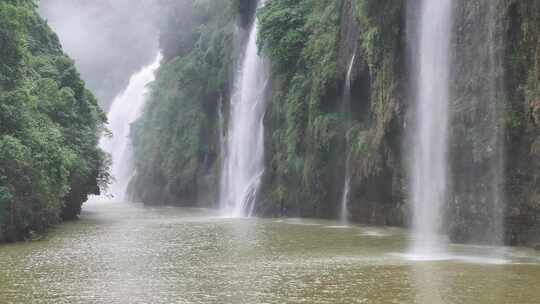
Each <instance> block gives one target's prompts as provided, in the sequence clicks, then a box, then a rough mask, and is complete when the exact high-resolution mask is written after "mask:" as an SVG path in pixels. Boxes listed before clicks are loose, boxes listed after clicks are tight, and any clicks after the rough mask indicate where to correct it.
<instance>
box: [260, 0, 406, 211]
mask: <svg viewBox="0 0 540 304" xmlns="http://www.w3.org/2000/svg"><path fill="white" fill-rule="evenodd" d="M402 5H403V3H402V2H401V1H369V0H362V1H348V0H343V1H331V2H324V1H322V2H321V1H307V0H275V1H270V2H268V3H267V4H266V5H265V7H264V8H262V9H261V10H260V12H259V15H258V16H259V18H260V24H261V29H260V36H259V40H260V41H259V42H260V46H261V49H262V51H263V52H264V53H265V54H267V55H268V57H269V58H270V60H271V62H272V67H273V79H274V87H273V92H272V94H273V98H272V101H271V102H270V105H269V109H270V110H269V113H268V114H267V115H268V117H267V120H266V121H267V124H268V126H269V131H268V133H269V134H268V136H267V140H268V141H270V143H269V144H268V146H269V147H270V152H269V154H270V155H271V156H270V157H271V159H270V160H269V161H268V162H267V167H268V168H267V170H268V174H267V176H266V179H265V185H264V193H265V195H264V197H265V201H264V202H262V203H261V204H260V205H259V210H260V212H262V213H267V214H277V212H278V210H279V206H281V205H282V204H284V205H285V206H287V208H288V209H289V210H292V212H293V213H294V214H298V215H301V216H323V217H328V216H333V215H334V214H335V213H336V212H337V204H336V203H335V202H336V201H339V196H340V195H341V193H340V191H341V187H342V179H343V172H344V170H343V166H344V160H345V159H346V158H347V157H346V154H347V153H348V152H347V151H348V149H349V148H347V145H350V149H351V151H352V153H353V155H352V157H351V159H352V162H354V163H355V166H353V168H354V175H355V177H354V179H355V182H356V183H358V184H366V183H369V182H370V181H371V180H374V181H373V182H371V183H372V184H373V183H377V179H378V178H379V176H381V175H382V173H381V172H382V171H383V169H384V168H383V167H384V165H385V161H386V159H385V157H386V155H385V153H384V149H387V148H386V145H387V143H386V142H385V141H388V139H387V137H388V134H389V133H391V132H390V131H391V123H392V122H393V119H394V118H395V114H396V109H397V108H398V107H397V106H396V103H397V101H396V96H395V95H396V92H395V90H396V89H397V88H398V81H397V80H396V79H398V78H399V77H400V71H401V69H402V63H403V58H402V57H403V55H402V51H401V49H400V46H401V38H400V34H401V29H402V12H403V7H402ZM359 29H360V30H359ZM355 53H356V55H357V56H356V60H355V62H354V63H353V65H354V66H353V68H354V69H353V75H352V76H353V78H354V79H353V92H352V94H353V103H352V104H351V109H346V110H343V105H342V102H343V101H342V92H341V91H342V87H343V86H344V78H345V74H346V72H347V69H348V65H349V61H350V59H351V58H352V57H353V54H355ZM347 126H352V128H351V127H347ZM349 128H350V129H349ZM347 133H348V136H349V141H348V142H346V141H345V136H346V134H347ZM388 153H392V152H388ZM388 153H386V154H388ZM398 167H399V165H398ZM336 168H337V170H336ZM340 168H341V170H340ZM383 173H386V172H383ZM388 174H392V173H388ZM383 183H386V184H388V183H391V181H388V180H387V181H383ZM379 186H380V190H378V191H381V192H385V191H386V190H387V188H386V187H385V186H384V185H382V184H380V185H379ZM369 190H370V191H371V189H369ZM375 191H377V190H375ZM355 195H357V194H356V193H353V196H355ZM364 195H365V193H364ZM375 200H380V198H375ZM379 202H380V201H379ZM382 203H384V202H382Z"/></svg>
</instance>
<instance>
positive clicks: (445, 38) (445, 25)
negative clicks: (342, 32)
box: [411, 0, 452, 254]
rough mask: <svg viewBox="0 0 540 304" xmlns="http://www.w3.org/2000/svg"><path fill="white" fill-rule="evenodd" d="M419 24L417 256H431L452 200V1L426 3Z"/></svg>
mask: <svg viewBox="0 0 540 304" xmlns="http://www.w3.org/2000/svg"><path fill="white" fill-rule="evenodd" d="M417 26H419V28H418V29H416V33H417V35H418V37H417V41H415V42H416V43H418V45H417V55H416V56H418V58H415V59H414V62H415V64H416V65H417V66H416V67H414V70H415V71H416V73H417V75H416V76H415V79H414V90H415V92H414V93H415V97H416V99H417V102H416V113H415V120H416V125H415V126H414V132H415V134H414V135H413V138H414V140H413V148H412V149H413V151H412V157H413V164H412V166H413V167H412V180H411V182H412V185H411V186H412V193H411V199H412V204H413V233H414V238H415V241H414V245H413V246H414V247H413V253H415V254H431V253H433V252H437V251H439V250H441V249H442V244H441V242H442V241H441V238H440V236H439V232H441V231H440V230H441V227H440V224H441V222H442V216H441V209H442V207H443V205H444V203H445V200H446V198H447V163H448V160H447V147H448V100H449V75H450V72H449V71H450V55H449V52H450V42H451V31H452V0H438V1H432V0H423V1H422V4H421V12H420V19H419V21H418V23H417ZM415 42H413V43H415Z"/></svg>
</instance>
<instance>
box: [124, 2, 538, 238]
mask: <svg viewBox="0 0 540 304" xmlns="http://www.w3.org/2000/svg"><path fill="white" fill-rule="evenodd" d="M415 3H417V2H416V1H413V0H409V1H402V0H398V1H396V0H339V1H310V0H272V1H268V2H267V3H266V4H265V6H264V7H263V8H261V9H260V10H259V11H258V18H259V22H260V32H259V42H258V43H259V48H260V52H261V53H262V54H263V55H264V56H266V57H267V60H268V61H269V65H270V67H271V82H272V83H271V89H269V92H268V94H269V97H268V98H269V99H268V105H267V111H266V115H265V120H264V122H265V168H266V169H265V173H264V176H263V181H262V186H261V189H260V195H259V199H258V202H257V204H256V206H255V213H256V214H258V215H262V216H279V215H281V213H282V212H283V209H284V208H286V209H287V213H288V215H290V216H303V217H323V218H337V217H338V216H339V213H340V201H341V197H342V193H341V192H342V191H343V182H344V178H345V176H344V171H345V161H346V159H347V157H346V153H347V151H349V153H351V154H350V158H349V161H350V166H351V183H350V194H349V204H348V205H349V214H350V219H351V220H352V221H355V222H360V223H368V224H377V225H395V226H408V225H409V221H410V220H409V219H410V213H411V208H410V207H409V203H408V201H409V198H408V194H407V193H408V190H407V189H408V187H409V186H408V184H407V183H408V181H407V180H408V179H407V174H408V161H409V155H407V153H406V151H407V149H408V145H410V144H411V141H410V138H407V135H406V134H407V132H406V130H408V128H410V127H411V122H412V121H414V119H415V118H414V115H411V114H410V111H407V110H408V109H409V108H410V107H411V105H412V102H413V99H414V98H413V96H412V92H411V90H410V80H411V77H410V75H411V73H414V70H412V69H411V66H412V64H411V60H413V59H412V56H410V54H411V52H413V51H414V50H413V49H412V48H411V46H410V45H408V44H407V37H409V35H415V33H414V32H413V31H411V30H410V29H409V28H408V27H407V21H409V22H410V20H414V19H415V17H417V16H416V14H417V10H415V9H414V4H415ZM411 4H412V5H411ZM454 6H455V7H454V29H453V38H452V50H451V52H450V53H451V55H452V71H451V74H452V75H451V84H450V90H451V92H450V95H451V96H450V110H451V117H450V122H449V126H450V130H449V131H450V143H449V162H450V163H449V169H450V172H449V174H450V185H449V198H448V203H447V205H446V206H445V207H444V208H445V209H446V212H445V214H447V216H446V218H445V221H446V222H447V223H446V224H445V226H446V227H448V231H449V234H450V237H451V238H452V239H453V240H454V241H458V242H489V243H494V242H498V241H504V242H505V243H509V244H534V243H537V242H539V241H540V239H539V238H540V213H539V212H540V200H539V199H540V194H539V193H540V183H539V181H540V167H539V166H538V161H539V160H540V137H539V136H540V132H539V131H540V126H539V125H540V86H539V83H540V79H539V77H540V3H538V1H534V0H521V1H518V0H496V1H490V0H472V1H470V0H469V1H465V0H463V1H461V0H460V1H455V3H454ZM255 7H256V1H239V0H238V1H232V2H231V1H226V0H215V1H191V0H182V1H178V2H177V3H175V4H174V7H173V8H172V9H170V10H168V12H169V14H168V16H167V18H166V20H167V22H168V23H169V24H174V25H175V26H173V27H167V28H168V29H169V30H162V39H161V47H162V49H163V53H164V54H165V57H166V58H165V60H164V63H163V65H162V67H161V69H160V71H159V73H158V75H157V81H156V82H155V83H154V84H153V86H152V94H151V96H150V100H149V102H148V103H147V106H146V109H145V111H144V114H143V116H142V118H141V119H140V120H139V121H138V122H137V123H136V131H135V133H134V134H133V135H134V136H133V138H134V141H135V153H136V166H137V174H136V176H135V178H134V179H133V180H132V182H131V185H130V189H131V193H132V195H133V197H134V198H136V199H138V200H142V201H144V202H145V203H148V204H175V205H189V206H194V205H196V206H211V207H217V202H218V199H217V196H218V193H217V192H218V189H219V171H220V166H221V162H222V159H221V155H222V153H221V151H220V150H221V148H220V147H221V145H220V143H221V140H222V139H223V136H224V134H223V132H224V131H223V130H224V129H226V128H223V126H224V125H225V126H226V125H227V123H228V117H227V115H228V113H229V111H228V108H229V100H230V92H231V86H232V85H233V79H232V78H233V74H234V73H233V72H234V69H235V68H236V67H237V61H238V59H239V58H240V55H241V54H240V50H241V49H242V47H241V46H242V45H243V44H244V43H245V39H246V37H247V34H246V31H247V29H248V28H249V25H250V24H251V22H253V11H254V8H255ZM186 11H189V12H193V14H190V15H192V17H191V18H185V17H184V16H183V14H185V12H186ZM171 28H174V29H175V31H171V30H170V29H171ZM353 53H356V56H355V60H354V62H353V68H352V72H351V99H350V100H351V104H350V111H349V112H347V113H344V112H343V111H342V109H343V107H342V104H341V103H342V102H343V96H341V95H342V94H343V90H342V88H343V85H344V82H345V78H346V75H347V70H348V67H349V63H350V60H351V58H352V56H353ZM220 118H221V119H220ZM225 135H226V134H225ZM346 136H347V137H348V138H346ZM347 143H348V147H347V148H346V145H347ZM347 149H348V150H347ZM496 200H500V202H499V203H497V204H492V203H491V202H493V201H496ZM493 206H495V207H493ZM500 222H504V224H505V225H504V226H505V227H506V229H505V230H504V233H503V231H501V233H500V235H501V237H500V238H501V239H500V240H495V239H493V238H491V237H486V235H487V234H486V231H493V229H498V228H497V227H502V225H501V223H500Z"/></svg>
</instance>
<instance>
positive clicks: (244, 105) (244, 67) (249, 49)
mask: <svg viewBox="0 0 540 304" xmlns="http://www.w3.org/2000/svg"><path fill="white" fill-rule="evenodd" d="M262 4H263V3H262V2H261V5H262ZM257 32H258V22H257V20H256V18H255V20H254V21H253V25H252V26H251V29H250V32H249V38H248V41H247V45H246V48H245V52H244V58H243V60H242V63H241V65H240V67H239V69H238V70H237V73H236V77H235V87H234V90H233V94H232V98H231V105H230V107H231V108H230V118H229V128H228V132H227V139H226V148H225V151H224V152H225V156H224V166H223V172H222V177H221V189H220V207H221V210H222V212H223V213H225V214H227V215H231V216H235V217H243V216H251V214H252V212H253V208H254V206H255V202H256V199H257V192H258V190H259V187H260V184H261V178H262V175H263V172H264V125H263V118H264V113H265V108H266V106H265V90H266V84H267V82H268V76H267V71H266V67H265V62H264V60H263V58H262V57H260V56H259V54H258V48H257Z"/></svg>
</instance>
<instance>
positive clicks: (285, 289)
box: [0, 203, 540, 304]
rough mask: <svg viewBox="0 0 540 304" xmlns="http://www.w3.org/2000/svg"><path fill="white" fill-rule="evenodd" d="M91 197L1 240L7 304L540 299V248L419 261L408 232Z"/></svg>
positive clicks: (477, 250) (0, 288) (467, 250)
mask: <svg viewBox="0 0 540 304" xmlns="http://www.w3.org/2000/svg"><path fill="white" fill-rule="evenodd" d="M334 225H337V223H335V222H330V221H315V220H300V219H287V220H271V219H225V218H220V217H218V216H217V214H215V213H214V212H213V211H208V210H197V209H182V208H145V207H143V206H140V205H134V204H112V203H108V204H107V203H92V204H88V205H87V206H86V207H85V209H84V212H83V215H82V217H81V220H80V221H77V222H73V223H67V224H64V225H61V226H58V227H56V228H54V229H53V230H52V231H51V232H50V233H49V234H48V235H47V237H46V239H44V240H41V241H34V242H28V243H21V244H14V245H4V246H0V303H2V304H4V303H17V304H19V303H22V304H24V303H129V304H131V303H231V304H241V303H253V304H256V303H381V304H382V303H385V304H386V303H425V304H438V303H456V304H458V303H459V304H462V303H474V304H499V303H501V304H502V303H505V304H506V303H519V304H521V303H531V304H537V303H540V256H539V255H538V254H537V253H536V252H534V251H532V250H527V249H515V248H514V249H508V248H503V249H501V248H489V247H474V246H453V247H452V252H453V257H452V258H451V259H450V260H448V259H446V260H439V261H412V260H409V259H407V258H406V257H405V256H404V254H405V253H406V252H407V248H408V247H409V245H410V244H409V243H410V239H409V238H408V236H407V234H406V232H404V231H403V230H399V229H383V228H372V227H352V228H343V227H336V226H334Z"/></svg>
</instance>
